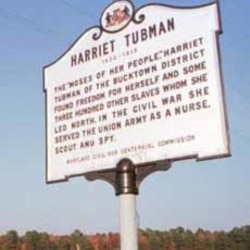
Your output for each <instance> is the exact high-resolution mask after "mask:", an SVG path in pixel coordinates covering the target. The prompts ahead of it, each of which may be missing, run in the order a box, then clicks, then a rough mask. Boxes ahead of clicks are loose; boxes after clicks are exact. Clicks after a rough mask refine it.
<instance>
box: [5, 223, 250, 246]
mask: <svg viewBox="0 0 250 250" xmlns="http://www.w3.org/2000/svg"><path fill="white" fill-rule="evenodd" d="M0 250H120V247H119V234H117V233H115V234H114V233H108V234H96V235H92V236H86V235H84V234H83V233H82V232H81V231H80V230H78V229H76V230H74V231H73V233H72V234H71V235H68V236H52V235H49V234H48V233H44V232H43V233H39V232H37V231H35V230H33V231H28V232H26V233H25V235H24V236H22V237H19V235H18V233H17V232H16V231H15V230H10V231H8V232H7V233H6V234H5V235H2V236H0ZM139 250H250V226H244V227H241V228H233V229H232V230H231V231H229V232H224V231H220V232H209V231H204V230H202V229H198V230H197V231H196V232H194V233H193V232H192V231H190V230H185V229H184V228H182V227H177V228H175V229H171V230H169V231H159V230H152V229H146V230H139Z"/></svg>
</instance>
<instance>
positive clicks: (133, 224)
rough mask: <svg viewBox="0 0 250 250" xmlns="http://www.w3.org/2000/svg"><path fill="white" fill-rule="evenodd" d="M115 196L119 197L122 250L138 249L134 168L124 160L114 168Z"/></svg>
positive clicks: (127, 160) (136, 191) (136, 189)
mask: <svg viewBox="0 0 250 250" xmlns="http://www.w3.org/2000/svg"><path fill="white" fill-rule="evenodd" d="M115 184H116V195H117V196H118V197H119V211H120V213H119V214H120V235H121V249H122V250H137V249H138V233H137V231H138V225H137V219H136V217H137V216H136V215H137V213H136V195H137V194H138V188H137V183H136V171H135V166H134V164H133V163H132V161H130V160H129V159H124V160H122V161H120V162H119V163H118V164H117V168H116V183H115Z"/></svg>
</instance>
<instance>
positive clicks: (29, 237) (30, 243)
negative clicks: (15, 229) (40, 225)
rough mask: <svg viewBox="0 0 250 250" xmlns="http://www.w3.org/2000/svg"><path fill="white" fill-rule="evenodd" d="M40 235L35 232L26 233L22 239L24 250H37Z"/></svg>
mask: <svg viewBox="0 0 250 250" xmlns="http://www.w3.org/2000/svg"><path fill="white" fill-rule="evenodd" d="M39 239H40V235H39V233H38V232H37V231H35V230H33V231H28V232H26V234H25V235H24V237H23V243H24V244H25V249H26V250H37V246H38V242H39Z"/></svg>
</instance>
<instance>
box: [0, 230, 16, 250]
mask: <svg viewBox="0 0 250 250" xmlns="http://www.w3.org/2000/svg"><path fill="white" fill-rule="evenodd" d="M18 246H19V236H18V233H17V232H16V231H15V230H10V231H8V232H7V234H6V235H5V242H4V245H3V249H4V250H17V249H18Z"/></svg>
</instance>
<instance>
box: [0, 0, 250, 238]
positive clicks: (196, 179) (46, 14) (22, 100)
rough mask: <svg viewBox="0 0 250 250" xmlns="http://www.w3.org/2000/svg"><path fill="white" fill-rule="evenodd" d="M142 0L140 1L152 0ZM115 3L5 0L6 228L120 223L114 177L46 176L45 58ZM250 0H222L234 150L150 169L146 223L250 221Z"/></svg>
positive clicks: (178, 1)
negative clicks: (50, 179) (53, 180)
mask: <svg viewBox="0 0 250 250" xmlns="http://www.w3.org/2000/svg"><path fill="white" fill-rule="evenodd" d="M133 2H134V4H135V6H137V7H139V6H141V5H144V4H147V3H149V2H152V1H141V0H140V1H139V0H137V1H133ZM153 2H156V1H153ZM161 2H162V3H166V4H172V5H182V6H183V5H187V4H189V5H197V4H203V3H207V1H203V0H189V1H187V0H185V1H184V0H169V1H161ZM110 3H111V1H101V0H93V1H88V2H86V1H82V0H71V1H70V0H53V1H51V0H50V1H49V0H44V1H31V0H23V1H7V0H1V3H0V30H1V34H0V38H1V46H0V95H1V98H0V116H1V123H0V128H1V129H0V135H1V136H0V138H1V140H0V148H1V150H0V169H1V172H0V197H1V202H0V233H4V232H6V231H7V230H9V229H16V230H17V231H18V232H20V234H22V233H24V232H25V231H28V230H32V229H36V230H38V231H47V232H50V233H55V234H64V233H71V232H72V231H73V230H74V229H75V228H78V229H80V230H81V231H83V232H85V233H96V232H110V231H118V221H119V218H118V201H117V198H116V197H115V195H114V191H113V189H112V187H111V186H109V185H108V184H106V183H104V182H101V181H96V182H88V181H87V180H85V179H84V178H81V177H79V178H74V179H71V180H70V181H69V182H65V183H60V184H53V185H46V184H45V103H44V93H43V82H42V81H43V80H42V69H43V66H45V65H47V64H49V63H51V62H53V61H54V60H55V59H56V58H58V57H59V56H60V55H61V54H62V53H63V52H64V51H65V50H66V49H67V48H68V47H69V46H70V45H71V44H72V43H73V42H74V41H75V39H76V38H77V37H78V36H79V35H80V34H81V33H82V32H83V31H84V30H85V29H87V28H89V27H91V26H94V25H97V24H98V23H99V17H100V14H101V13H102V11H103V10H104V8H105V7H106V6H107V5H108V4H110ZM249 7H250V5H249V2H248V1H245V0H238V1H235V0H221V14H222V24H223V34H222V35H221V36H220V44H221V52H222V66H223V75H224V84H225V92H226V101H227V109H228V118H229V126H230V137H231V150H232V157H230V158H226V159H220V160H211V161H207V162H199V163H197V162H195V161H194V160H189V161H182V162H178V163H175V164H174V165H173V167H172V168H171V169H170V170H169V171H167V172H163V173H155V174H153V175H151V176H150V177H148V178H147V179H146V180H145V181H144V182H143V184H142V186H141V187H140V195H139V196H138V203H137V206H138V214H139V222H140V225H139V226H140V227H141V228H152V229H160V230H165V229H166V230H167V229H169V228H174V227H177V226H183V227H185V228H189V229H191V230H196V229H197V228H199V227H200V228H204V229H208V230H230V229H232V228H233V227H236V226H243V225H246V224H250V198H249V197H250V181H249V180H250V168H249V162H248V159H249V153H250V150H249V140H250V132H249V125H250V112H249V106H250V102H249V100H250V85H249V80H248V78H249V65H250V63H249V59H250V50H249V44H250V29H249V27H248V25H249V23H250V15H249Z"/></svg>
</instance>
